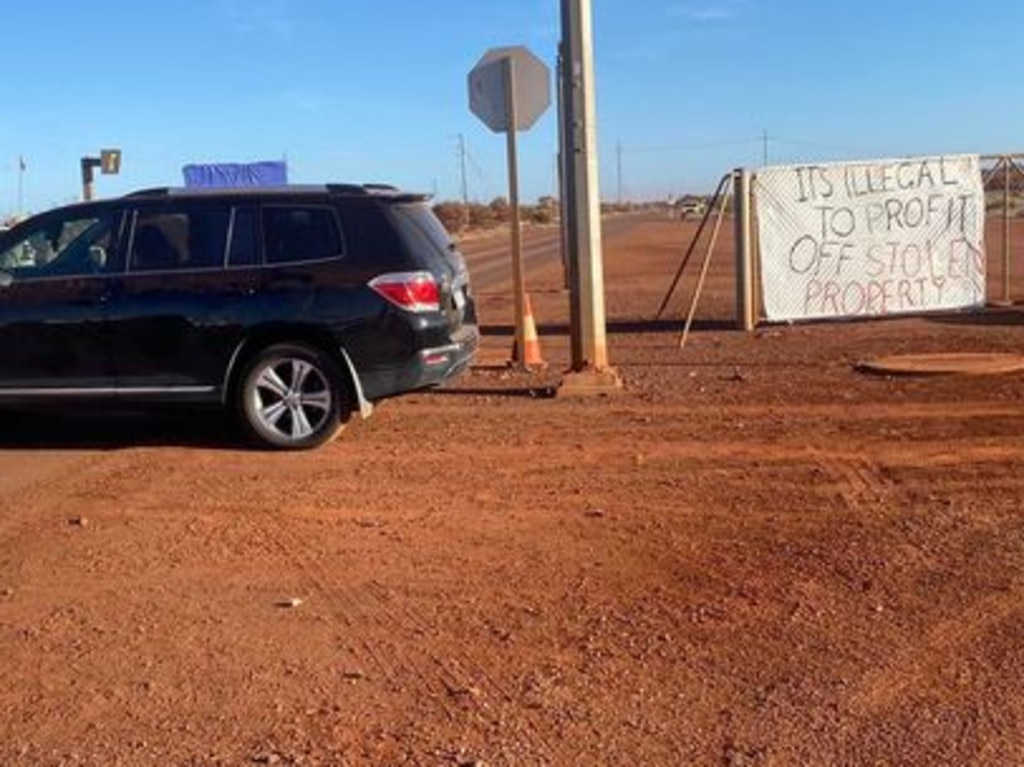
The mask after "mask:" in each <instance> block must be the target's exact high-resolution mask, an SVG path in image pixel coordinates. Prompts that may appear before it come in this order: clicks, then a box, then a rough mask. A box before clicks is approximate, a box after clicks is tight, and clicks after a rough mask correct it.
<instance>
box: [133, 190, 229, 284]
mask: <svg viewBox="0 0 1024 767" xmlns="http://www.w3.org/2000/svg"><path fill="white" fill-rule="evenodd" d="M229 217H230V216H229V212H228V209H227V208H221V207H211V206H203V207H192V208H189V207H185V208H174V209H173V210H145V209H143V210H139V211H138V212H137V213H136V216H135V230H134V235H133V237H132V246H131V258H130V261H129V263H130V268H131V270H132V271H134V272H159V271H181V270H192V269H213V268H218V267H220V268H223V266H224V260H225V257H226V254H227V241H228V220H229Z"/></svg>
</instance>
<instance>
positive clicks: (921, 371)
mask: <svg viewBox="0 0 1024 767" xmlns="http://www.w3.org/2000/svg"><path fill="white" fill-rule="evenodd" d="M857 369H858V370H860V371H862V372H865V373H879V374H882V375H904V376H947V375H998V374H1001V373H1017V372H1020V371H1022V370H1024V356H1021V355H1019V354H899V355H893V356H889V357H878V358H877V359H873V360H865V361H863V362H860V363H858V364H857Z"/></svg>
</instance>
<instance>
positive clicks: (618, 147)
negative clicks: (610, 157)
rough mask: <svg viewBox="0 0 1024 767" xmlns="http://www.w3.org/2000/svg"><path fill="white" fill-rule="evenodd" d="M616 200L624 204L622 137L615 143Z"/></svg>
mask: <svg viewBox="0 0 1024 767" xmlns="http://www.w3.org/2000/svg"><path fill="white" fill-rule="evenodd" d="M615 175H616V183H617V185H618V188H617V189H616V201H617V202H618V203H619V205H622V139H619V140H618V142H616V144H615Z"/></svg>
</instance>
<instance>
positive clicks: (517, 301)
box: [505, 56, 526, 365]
mask: <svg viewBox="0 0 1024 767" xmlns="http://www.w3.org/2000/svg"><path fill="white" fill-rule="evenodd" d="M505 112H506V115H507V116H508V125H507V126H506V131H505V136H506V146H507V150H508V198H509V199H508V204H509V206H510V207H511V211H510V212H511V221H510V226H511V228H512V294H513V300H514V306H515V325H516V344H515V359H514V360H513V362H516V363H518V364H520V365H524V364H525V363H526V356H525V355H526V351H525V350H526V280H525V278H524V276H523V242H522V228H521V221H520V216H519V155H518V147H517V145H516V122H517V121H516V118H517V115H516V65H515V61H514V60H513V59H512V57H511V56H509V57H508V58H506V59H505Z"/></svg>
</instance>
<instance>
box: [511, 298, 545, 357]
mask: <svg viewBox="0 0 1024 767" xmlns="http://www.w3.org/2000/svg"><path fill="white" fill-rule="evenodd" d="M523 299H524V300H523V325H524V326H525V327H524V328H523V331H524V332H523V346H524V349H523V354H522V356H521V357H520V355H519V354H518V348H517V345H516V342H515V341H513V343H512V359H513V360H515V361H516V362H518V363H519V364H521V365H524V366H525V367H528V368H532V367H544V365H545V364H547V363H545V362H544V358H543V357H541V356H540V339H539V338H537V326H536V325H535V324H534V322H533V307H532V306H531V305H530V294H529V293H526V294H525V295H524V296H523Z"/></svg>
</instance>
